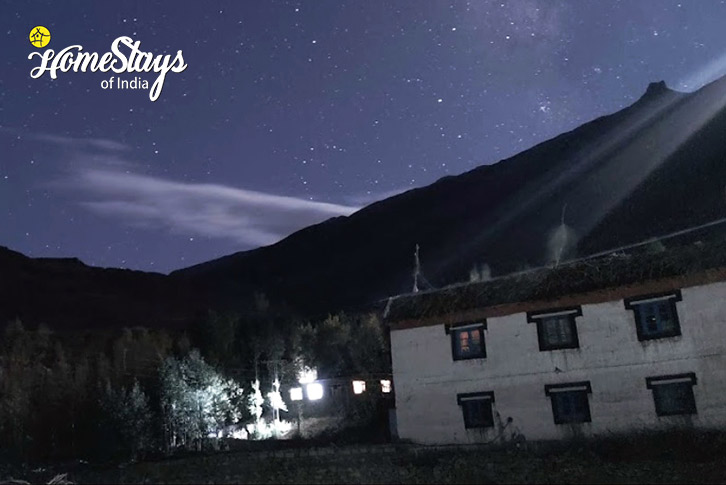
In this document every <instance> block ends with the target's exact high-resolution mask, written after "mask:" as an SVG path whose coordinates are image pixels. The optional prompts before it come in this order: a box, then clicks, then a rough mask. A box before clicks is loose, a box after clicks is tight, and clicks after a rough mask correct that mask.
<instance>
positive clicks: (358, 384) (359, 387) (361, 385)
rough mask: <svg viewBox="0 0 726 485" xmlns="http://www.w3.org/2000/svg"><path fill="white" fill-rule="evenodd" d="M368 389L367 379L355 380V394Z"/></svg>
mask: <svg viewBox="0 0 726 485" xmlns="http://www.w3.org/2000/svg"><path fill="white" fill-rule="evenodd" d="M365 390H366V381H353V394H363V393H364V392H365Z"/></svg>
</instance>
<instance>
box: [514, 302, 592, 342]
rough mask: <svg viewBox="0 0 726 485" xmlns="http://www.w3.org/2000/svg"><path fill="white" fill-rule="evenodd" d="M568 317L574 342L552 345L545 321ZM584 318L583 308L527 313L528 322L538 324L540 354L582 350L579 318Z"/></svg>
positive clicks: (552, 309)
mask: <svg viewBox="0 0 726 485" xmlns="http://www.w3.org/2000/svg"><path fill="white" fill-rule="evenodd" d="M563 315H567V316H569V321H570V335H572V342H571V343H569V344H566V345H561V344H550V343H549V342H548V341H547V335H546V332H545V324H544V320H546V319H547V318H551V317H558V316H563ZM581 316H582V307H581V306H576V307H565V308H551V309H548V310H540V311H536V312H527V322H528V323H536V324H537V341H538V343H539V350H540V352H546V351H550V350H565V349H579V348H580V336H579V335H578V333H577V322H576V319H577V317H581Z"/></svg>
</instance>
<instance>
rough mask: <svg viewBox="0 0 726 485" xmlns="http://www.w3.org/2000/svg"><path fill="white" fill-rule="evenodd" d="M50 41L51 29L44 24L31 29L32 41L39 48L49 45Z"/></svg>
mask: <svg viewBox="0 0 726 485" xmlns="http://www.w3.org/2000/svg"><path fill="white" fill-rule="evenodd" d="M48 42H50V30H48V29H46V28H45V27H43V26H42V25H38V26H37V27H33V30H31V31H30V43H31V44H33V45H34V46H35V47H37V48H38V49H42V48H43V47H45V46H47V45H48Z"/></svg>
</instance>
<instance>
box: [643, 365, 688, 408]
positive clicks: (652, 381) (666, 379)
mask: <svg viewBox="0 0 726 485" xmlns="http://www.w3.org/2000/svg"><path fill="white" fill-rule="evenodd" d="M674 384H688V385H689V386H688V388H689V390H690V398H689V403H688V404H689V407H688V409H687V411H686V412H683V413H681V412H668V411H666V410H664V409H662V404H660V403H659V401H658V399H657V398H656V395H657V394H656V393H655V392H654V391H655V389H656V388H658V387H659V386H663V387H667V386H669V385H674ZM696 384H698V379H697V378H696V373H695V372H686V373H683V374H670V375H665V376H653V377H646V378H645V387H646V389H649V390H650V391H651V394H652V395H653V404H654V405H655V413H656V414H657V415H658V417H662V416H690V415H692V414H698V406H696V396H695V394H694V392H693V386H695V385H696Z"/></svg>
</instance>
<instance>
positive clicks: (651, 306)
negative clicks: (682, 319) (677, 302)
mask: <svg viewBox="0 0 726 485" xmlns="http://www.w3.org/2000/svg"><path fill="white" fill-rule="evenodd" d="M674 309H675V306H674V305H673V303H672V302H671V301H670V300H661V301H655V302H649V303H640V304H637V305H636V306H635V308H634V310H635V312H636V320H637V321H638V325H639V326H640V330H641V334H642V335H643V336H644V337H646V338H657V337H668V336H673V335H678V334H679V333H680V332H679V329H678V323H677V319H676V315H675V314H674Z"/></svg>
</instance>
